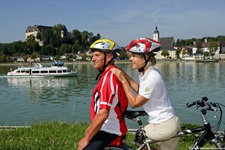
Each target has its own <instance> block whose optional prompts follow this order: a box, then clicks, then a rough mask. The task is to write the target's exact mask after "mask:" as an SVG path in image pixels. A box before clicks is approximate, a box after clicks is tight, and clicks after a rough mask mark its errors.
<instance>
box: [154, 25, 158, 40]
mask: <svg viewBox="0 0 225 150" xmlns="http://www.w3.org/2000/svg"><path fill="white" fill-rule="evenodd" d="M153 40H155V41H159V30H158V27H157V26H156V27H155V31H154V33H153Z"/></svg>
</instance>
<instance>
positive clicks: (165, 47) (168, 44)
mask: <svg viewBox="0 0 225 150" xmlns="http://www.w3.org/2000/svg"><path fill="white" fill-rule="evenodd" d="M153 40H155V41H159V42H161V43H162V45H161V49H160V51H159V52H158V53H157V55H156V56H155V57H156V58H157V59H164V58H165V57H164V56H162V55H161V53H162V52H163V51H168V53H169V56H168V57H167V58H170V59H176V49H175V48H174V46H175V41H174V38H173V37H160V33H159V30H158V27H157V26H156V27H155V31H154V33H153Z"/></svg>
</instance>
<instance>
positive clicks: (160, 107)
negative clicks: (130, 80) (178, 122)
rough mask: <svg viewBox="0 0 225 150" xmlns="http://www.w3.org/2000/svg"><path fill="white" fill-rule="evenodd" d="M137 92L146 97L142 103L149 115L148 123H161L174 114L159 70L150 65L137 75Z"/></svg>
mask: <svg viewBox="0 0 225 150" xmlns="http://www.w3.org/2000/svg"><path fill="white" fill-rule="evenodd" d="M139 80H140V88H139V94H140V95H141V96H143V97H145V98H147V99H148V101H147V102H146V103H145V104H144V105H143V107H144V110H145V112H146V113H148V115H149V119H148V122H149V123H161V122H164V121H167V120H169V119H170V118H172V117H173V116H174V109H173V107H172V105H171V102H170V99H169V97H168V95H167V89H166V85H165V82H164V80H163V78H162V75H161V74H160V72H159V71H158V70H157V69H156V68H155V67H153V66H150V67H149V68H148V69H147V70H146V71H145V73H144V74H143V73H141V74H140V75H139Z"/></svg>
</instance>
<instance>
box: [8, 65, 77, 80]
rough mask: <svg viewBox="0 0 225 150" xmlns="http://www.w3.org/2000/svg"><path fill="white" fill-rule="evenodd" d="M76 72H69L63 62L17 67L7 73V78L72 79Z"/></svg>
mask: <svg viewBox="0 0 225 150" xmlns="http://www.w3.org/2000/svg"><path fill="white" fill-rule="evenodd" d="M75 75H76V71H70V70H69V68H68V67H65V66H64V62H53V63H52V64H51V66H48V67H44V66H42V64H40V63H36V64H35V65H34V66H28V67H19V68H17V69H15V70H13V71H10V72H8V73H7V77H73V76H75Z"/></svg>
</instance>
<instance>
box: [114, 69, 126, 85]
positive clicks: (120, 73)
mask: <svg viewBox="0 0 225 150" xmlns="http://www.w3.org/2000/svg"><path fill="white" fill-rule="evenodd" d="M111 71H112V73H114V74H115V75H116V76H117V78H118V79H119V80H120V81H121V82H123V81H126V77H125V75H124V72H123V70H121V69H118V68H112V69H111Z"/></svg>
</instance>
